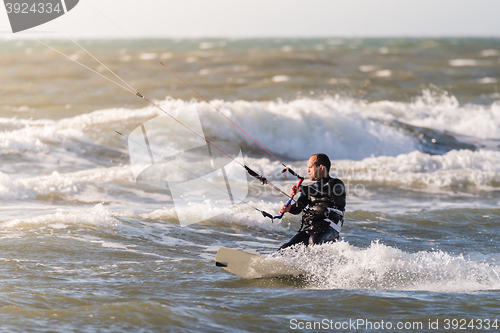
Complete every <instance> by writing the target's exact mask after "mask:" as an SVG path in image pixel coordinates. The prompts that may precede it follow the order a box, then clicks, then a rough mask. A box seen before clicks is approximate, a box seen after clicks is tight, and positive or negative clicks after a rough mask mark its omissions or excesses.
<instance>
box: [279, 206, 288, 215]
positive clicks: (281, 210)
mask: <svg viewBox="0 0 500 333" xmlns="http://www.w3.org/2000/svg"><path fill="white" fill-rule="evenodd" d="M289 211H290V206H288V207H287V206H286V205H283V207H281V209H280V214H282V213H288V212H289Z"/></svg>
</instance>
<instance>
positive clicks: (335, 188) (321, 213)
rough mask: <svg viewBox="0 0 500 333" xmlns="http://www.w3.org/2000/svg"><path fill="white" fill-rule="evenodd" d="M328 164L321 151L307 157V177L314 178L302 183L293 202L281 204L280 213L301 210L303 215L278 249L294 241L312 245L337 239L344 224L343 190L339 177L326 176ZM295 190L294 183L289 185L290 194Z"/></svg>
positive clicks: (296, 189) (296, 190)
mask: <svg viewBox="0 0 500 333" xmlns="http://www.w3.org/2000/svg"><path fill="white" fill-rule="evenodd" d="M330 166H331V162H330V159H329V158H328V156H327V155H325V154H314V155H312V156H311V157H310V158H309V162H308V164H307V173H308V175H309V179H310V180H312V181H316V182H315V183H314V184H312V185H308V186H302V187H301V188H300V196H299V198H298V199H297V201H296V202H295V204H292V205H290V206H288V207H287V206H286V205H284V206H283V207H282V208H281V210H280V213H283V212H290V213H291V214H294V215H297V214H300V213H301V212H303V215H302V225H301V227H300V230H299V232H298V233H297V234H296V235H295V236H293V237H292V239H290V241H289V242H288V243H286V244H283V245H282V246H281V247H280V250H281V249H284V248H287V247H289V246H292V245H295V244H305V245H313V244H322V243H326V242H335V241H337V240H338V238H339V233H340V230H341V228H342V225H343V224H344V211H345V204H346V191H345V185H344V183H343V182H342V181H341V180H340V179H338V178H332V177H330V175H329V172H330ZM298 190H299V189H298V187H297V185H295V186H293V187H292V189H291V191H290V195H291V196H294V195H295V194H296V193H297V192H298Z"/></svg>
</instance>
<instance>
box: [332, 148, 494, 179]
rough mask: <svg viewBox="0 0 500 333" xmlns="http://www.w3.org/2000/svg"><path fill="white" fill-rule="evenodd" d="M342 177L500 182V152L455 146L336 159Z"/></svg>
mask: <svg viewBox="0 0 500 333" xmlns="http://www.w3.org/2000/svg"><path fill="white" fill-rule="evenodd" d="M332 173H334V174H335V175H337V176H338V177H341V178H342V179H348V180H354V181H356V180H358V181H382V182H389V183H396V184H403V185H426V186H438V187H446V186H462V185H472V186H500V152H498V151H487V150H480V151H470V150H452V151H450V152H448V153H446V154H444V155H429V154H425V153H422V152H419V151H414V152H411V153H409V154H402V155H399V156H396V157H389V156H380V157H370V158H366V159H364V160H362V161H339V162H336V163H334V165H333V168H332Z"/></svg>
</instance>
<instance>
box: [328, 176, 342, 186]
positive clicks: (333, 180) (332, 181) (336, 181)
mask: <svg viewBox="0 0 500 333" xmlns="http://www.w3.org/2000/svg"><path fill="white" fill-rule="evenodd" d="M329 178H330V180H328V184H329V185H330V186H335V185H337V184H339V185H342V186H344V182H343V181H342V180H340V179H339V178H333V177H329Z"/></svg>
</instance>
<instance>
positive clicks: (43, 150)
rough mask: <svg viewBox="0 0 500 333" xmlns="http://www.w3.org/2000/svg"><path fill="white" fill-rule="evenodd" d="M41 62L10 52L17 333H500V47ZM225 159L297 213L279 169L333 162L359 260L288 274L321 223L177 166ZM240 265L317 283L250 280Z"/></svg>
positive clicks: (112, 52)
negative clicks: (235, 264) (258, 260)
mask: <svg viewBox="0 0 500 333" xmlns="http://www.w3.org/2000/svg"><path fill="white" fill-rule="evenodd" d="M41 42H43V43H45V44H47V45H48V46H50V48H49V47H48V46H46V45H44V44H42V43H40V42H39V41H36V40H31V39H26V40H14V39H12V40H9V39H4V40H1V41H0V50H1V56H0V86H1V89H0V147H1V149H0V154H1V155H0V156H1V163H0V201H1V213H2V214H1V220H0V237H1V239H2V240H1V242H0V247H1V254H0V276H1V278H2V281H3V283H2V286H1V287H0V323H1V324H0V331H2V332H122V331H130V332H287V331H290V332H295V331H307V332H312V331H318V332H319V331H323V332H324V331H345V332H366V331H378V332H381V331H400V332H401V331H419V332H435V331H460V330H462V331H498V330H499V325H500V323H499V320H500V306H499V305H498V297H499V291H500V263H499V261H500V254H499V251H498V249H499V245H498V244H499V243H500V223H499V218H500V209H499V208H498V205H499V203H500V92H499V82H498V80H500V40H499V39H474V38H469V39H466V38H448V39H424V38H422V39H404V38H390V39H346V38H324V39H178V40H173V39H154V40H153V39H144V40H137V41H133V40H77V41H76V42H77V43H78V44H80V45H81V46H82V47H83V48H84V49H85V50H86V51H88V52H89V53H90V54H92V55H93V56H94V57H95V58H96V59H98V60H99V61H100V62H101V63H99V62H97V61H96V60H95V59H94V58H92V57H91V56H90V55H89V53H87V52H86V51H85V50H84V49H82V48H80V47H79V46H78V45H77V44H76V43H74V42H73V41H71V40H66V39H63V40H43V41H41ZM51 48H53V49H51ZM54 49H55V50H57V51H59V52H61V53H63V54H64V55H66V56H67V57H69V58H67V57H65V56H63V55H61V54H60V53H58V52H56V51H54ZM75 61H78V62H81V63H82V64H84V65H85V66H87V67H88V68H91V69H92V70H94V71H95V72H92V71H91V70H90V69H88V68H85V67H83V66H81V65H79V64H78V63H76V62H75ZM160 61H161V62H162V63H163V64H165V66H167V67H168V69H169V70H167V69H166V68H164V67H163V66H162V65H161V64H160V63H159V62H160ZM106 67H107V68H109V69H110V70H112V71H113V72H114V73H115V74H116V75H117V76H118V77H120V78H121V79H123V81H125V83H124V82H122V81H120V80H119V79H118V78H117V77H116V76H114V75H113V74H111V73H110V72H109V71H108V69H107V68H106ZM172 72H174V73H175V74H176V75H178V77H179V78H181V79H182V80H183V81H184V82H185V83H187V84H188V85H190V86H191V87H192V88H193V89H194V90H196V91H197V92H198V93H199V94H200V95H197V94H196V93H195V92H194V91H193V90H191V89H190V88H189V87H188V86H187V85H186V84H184V83H183V81H182V80H181V79H179V78H178V77H176V76H175V75H174V74H172ZM99 74H102V75H105V76H107V77H108V78H109V79H105V78H103V77H102V76H100V75H99ZM110 80H113V81H115V82H116V83H117V84H115V83H113V82H111V81H110ZM118 84H119V85H121V86H119V85H118ZM128 85H130V88H129V86H128ZM132 87H133V88H132ZM127 90H129V91H127ZM135 92H139V93H140V94H141V95H142V96H145V97H147V99H149V100H150V101H151V102H148V101H147V100H145V99H144V98H140V97H138V96H137V95H136V94H135ZM201 96H203V98H205V99H206V100H207V101H209V103H210V104H208V103H207V102H206V101H204V100H203V99H202V97H201ZM155 105H156V106H155ZM186 110H188V111H186ZM189 112H195V113H193V114H192V115H194V116H192V117H188V116H187V115H188V113H189ZM169 115H170V116H169ZM173 118H176V119H178V120H181V122H182V124H183V125H181V124H180V123H177V122H176V121H173ZM226 118H227V119H226ZM160 119H163V120H161V121H160ZM169 119H170V120H169ZM231 122H233V123H234V124H233V123H231ZM235 124H236V125H238V126H239V127H240V128H241V130H240V129H239V128H238V127H237V126H235ZM141 129H142V131H141ZM243 131H245V132H246V134H248V135H246V134H245V133H244V132H243ZM134 133H135V134H134ZM141 133H144V137H146V133H147V136H148V137H149V140H146V141H144V142H147V144H148V146H149V145H150V144H151V148H150V150H149V151H148V150H144V147H143V146H141V145H139V143H142V145H144V142H143V141H141V140H144V139H141V138H142V134H141ZM136 134H137V135H136ZM134 138H135V139H134ZM251 138H253V139H255V141H257V142H258V143H259V144H260V145H262V147H264V148H265V149H266V150H267V151H268V152H266V150H264V149H262V148H261V147H260V146H259V145H258V144H257V143H256V142H254V141H253V140H252V139H251ZM204 139H207V140H209V141H210V142H213V143H216V142H225V143H230V144H231V145H232V147H233V148H234V147H236V150H235V153H234V156H236V155H238V154H239V157H238V158H236V159H235V161H236V160H237V161H241V162H242V163H244V164H245V165H248V166H249V167H251V168H252V170H254V171H256V172H258V173H259V174H262V175H264V176H265V177H266V178H267V179H268V180H269V181H270V182H272V184H274V185H275V186H276V187H277V188H279V189H281V190H283V191H284V192H286V193H288V192H289V190H290V188H291V187H292V186H293V185H294V184H296V183H297V179H296V178H295V177H293V176H292V175H290V174H289V173H286V174H281V170H282V169H283V165H282V164H281V163H280V162H279V161H281V162H282V163H283V164H285V165H287V166H289V167H290V168H292V169H293V170H295V171H296V172H298V173H299V174H300V175H303V176H307V168H306V166H307V160H308V158H309V156H310V155H312V154H314V153H320V152H321V153H326V154H328V155H329V157H330V159H331V160H332V168H331V172H330V174H331V175H332V176H334V177H338V178H340V179H341V180H343V181H344V183H345V184H346V187H347V205H346V218H345V224H344V227H343V230H342V233H341V241H340V242H337V243H334V244H327V245H322V246H313V247H309V248H301V247H299V248H294V249H287V250H286V251H284V252H283V253H281V254H279V253H276V250H277V248H278V247H279V246H280V245H281V244H283V243H285V242H286V241H287V240H288V239H290V238H291V237H292V236H293V235H294V234H295V232H296V230H297V229H298V228H299V226H300V216H294V215H290V214H287V215H285V216H284V218H283V219H282V220H274V222H272V221H271V220H270V219H268V218H265V217H263V216H262V215H261V214H260V213H259V212H258V211H257V210H264V211H266V212H269V213H271V214H272V215H276V214H277V213H278V211H279V209H280V207H281V206H282V205H283V203H284V202H286V200H287V197H286V196H284V195H282V194H281V193H280V192H279V191H278V190H277V189H274V188H272V187H270V186H263V185H262V184H261V183H260V182H259V181H258V180H256V179H255V178H252V177H250V176H243V177H241V170H243V171H244V169H243V168H241V165H238V163H236V162H234V163H229V162H231V161H229V162H228V161H226V162H228V163H226V162H224V163H223V164H220V165H222V166H224V167H223V168H222V167H221V170H222V169H224V170H225V171H226V173H225V174H224V179H226V180H225V181H224V179H223V178H221V176H220V175H219V174H218V176H213V177H212V176H210V177H208V176H207V177H205V175H206V174H207V169H206V165H203V163H201V162H200V161H198V160H196V158H195V159H194V160H193V159H191V160H190V161H189V163H183V164H182V167H180V166H179V165H177V164H175V163H174V162H175V161H174V162H172V159H169V156H166V154H170V155H172V156H174V155H175V154H177V155H183V151H187V150H189V149H192V148H193V149H196V147H199V146H202V145H203V144H205V142H204V141H203V140H204ZM200 140H201V141H200ZM138 141H140V142H138ZM200 142H201V144H200ZM134 145H135V148H133V147H134ZM217 145H218V144H217ZM138 147H139V148H138ZM141 147H142V148H141ZM217 147H219V146H217ZM220 147H223V146H220ZM224 147H226V146H224ZM228 147H229V146H228ZM134 149H135V150H134ZM141 149H142V153H137V151H138V150H141ZM211 150H212V151H214V152H216V149H214V148H213V147H211ZM222 150H224V149H222ZM238 151H239V152H238ZM137 154H138V155H137ZM231 154H232V153H231ZM177 155H176V156H177ZM183 156H184V155H183ZM196 156H198V155H196ZM231 156H233V155H231ZM273 156H274V157H276V159H275V158H274V157H273ZM177 157H178V156H177ZM149 158H150V159H151V160H155V161H156V162H162V163H163V165H170V166H171V168H170V169H168V168H167V167H165V168H166V169H164V170H163V173H164V175H163V176H162V177H163V178H161V177H160V178H158V177H159V176H158V173H156V174H154V173H153V172H151V173H147V172H145V170H150V171H151V170H152V169H151V168H150V166H151V163H150V164H149V165H148V159H149ZM231 158H232V157H231ZM144 159H145V160H144ZM216 160H217V159H216ZM278 160H279V161H278ZM162 163H159V164H160V165H162ZM220 165H219V166H220ZM165 170H166V171H165ZM238 175H240V176H238ZM165 177H166V178H165ZM199 177H202V178H203V179H204V183H203V182H202V183H203V184H201V185H200V184H199V183H197V185H196V186H197V187H196V186H195V187H193V188H190V187H189V186H190V185H188V180H193V179H199ZM165 179H166V182H165ZM228 179H229V183H231V186H230V187H231V189H232V194H233V196H234V198H232V197H230V196H229V194H228V193H227V188H226V185H227V184H229V183H228ZM310 183H311V182H310V181H308V180H306V181H305V182H304V184H310ZM228 188H229V185H228ZM228 198H229V199H232V201H231V202H229V201H228ZM228 202H229V203H228ZM233 203H234V204H233ZM183 222H184V223H183ZM220 247H228V248H235V249H240V250H244V251H247V252H252V253H260V254H262V255H264V256H269V257H275V258H277V259H278V260H281V261H284V262H288V263H293V264H295V265H299V266H300V267H302V268H303V269H304V270H305V271H306V272H307V274H306V275H305V276H304V277H302V278H300V279H289V278H281V279H279V278H274V279H255V280H243V279H240V278H238V277H236V276H233V275H231V274H229V273H227V272H225V271H224V270H222V269H221V268H220V267H216V266H215V262H214V257H215V253H216V252H217V250H218V249H219V248H220Z"/></svg>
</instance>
